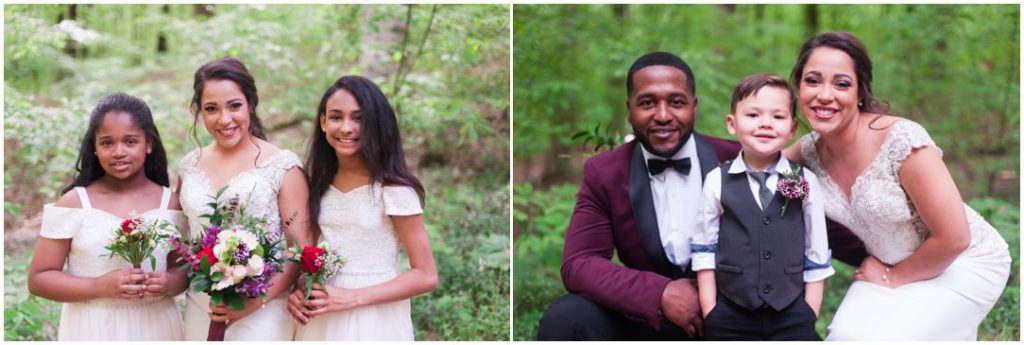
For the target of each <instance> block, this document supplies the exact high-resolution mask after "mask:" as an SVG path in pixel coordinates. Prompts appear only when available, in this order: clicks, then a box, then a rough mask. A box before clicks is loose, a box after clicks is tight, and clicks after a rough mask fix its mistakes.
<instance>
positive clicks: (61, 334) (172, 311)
mask: <svg viewBox="0 0 1024 345" xmlns="http://www.w3.org/2000/svg"><path fill="white" fill-rule="evenodd" d="M75 191H76V192H77V193H78V197H79V199H80V200H81V202H82V208H67V207H57V206H55V205H53V204H47V205H45V206H44V207H43V224H42V229H41V230H40V233H39V235H40V236H41V237H44V238H50V239H70V240H71V251H70V252H69V253H68V260H67V273H68V274H70V275H73V276H76V277H90V278H91V277H99V276H102V275H104V274H107V273H109V272H110V271H113V270H118V269H131V268H132V265H131V264H129V263H128V262H127V261H125V260H124V259H122V258H120V257H116V256H115V257H113V258H109V257H108V254H109V251H107V250H106V249H105V248H104V247H105V246H106V244H107V241H108V240H109V239H110V236H111V234H113V233H114V231H117V229H120V227H121V222H122V221H123V220H124V219H122V218H120V217H118V216H115V215H113V214H110V213H108V212H106V211H103V210H100V209H96V208H93V207H92V204H91V203H90V202H89V196H88V194H86V191H85V188H82V187H78V188H75ZM170 196H171V190H170V189H168V188H166V187H165V188H164V195H163V199H162V201H161V205H160V208H159V209H154V210H149V211H146V212H143V213H141V214H138V215H137V216H138V217H141V218H143V219H146V220H152V219H161V220H166V221H168V222H170V223H171V224H174V225H176V226H178V227H183V226H185V215H184V214H182V212H181V211H175V210H169V209H167V205H168V202H169V200H170ZM153 255H154V257H156V270H157V271H165V270H166V269H167V251H166V250H163V249H161V248H157V249H156V250H155V251H153ZM142 269H143V270H144V271H146V272H150V271H152V268H151V266H150V264H149V260H146V261H145V262H143V264H142ZM57 340H61V341H64V340H92V341H112V340H131V341H143V340H161V341H175V340H184V330H183V327H182V322H181V314H180V313H179V312H178V306H177V305H176V304H175V303H174V300H173V299H172V298H170V297H160V298H145V299H139V300H126V299H113V298H98V299H93V300H89V301H85V302H74V303H64V304H63V307H62V308H61V313H60V325H59V326H58V329H57Z"/></svg>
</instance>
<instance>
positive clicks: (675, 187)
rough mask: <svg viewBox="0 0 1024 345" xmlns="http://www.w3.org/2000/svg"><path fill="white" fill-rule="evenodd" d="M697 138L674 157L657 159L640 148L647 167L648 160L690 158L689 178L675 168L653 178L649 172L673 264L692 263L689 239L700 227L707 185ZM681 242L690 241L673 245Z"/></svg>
mask: <svg viewBox="0 0 1024 345" xmlns="http://www.w3.org/2000/svg"><path fill="white" fill-rule="evenodd" d="M693 137H694V135H693V134H691V135H690V139H688V140H686V143H684V144H683V147H681V148H680V149H679V151H677V152H676V154H675V155H673V156H672V157H671V158H666V157H661V156H656V155H654V154H652V153H650V152H648V151H647V149H645V148H644V147H643V145H641V146H640V148H641V150H642V152H643V155H644V164H647V160H648V159H672V160H675V159H682V158H687V157H689V158H690V172H689V173H688V174H686V175H683V174H682V173H680V172H678V171H676V170H675V169H665V171H664V172H662V173H661V174H658V175H653V176H651V175H650V173H648V177H649V178H650V182H651V198H652V199H653V202H654V214H655V215H656V217H657V220H658V233H659V236H660V239H661V244H662V246H663V248H665V255H666V256H667V257H668V259H669V261H671V262H673V263H675V264H677V265H685V264H686V263H687V262H689V261H690V243H689V239H690V235H692V234H693V230H694V227H695V226H696V225H697V212H698V211H697V210H698V207H700V198H699V195H700V188H701V185H702V184H703V181H701V176H700V172H701V169H700V159H698V158H697V142H696V140H695V139H694V138H693ZM648 171H650V170H648ZM680 239H685V240H686V241H685V242H683V244H686V245H685V246H678V245H674V244H673V243H680ZM680 262H682V264H680Z"/></svg>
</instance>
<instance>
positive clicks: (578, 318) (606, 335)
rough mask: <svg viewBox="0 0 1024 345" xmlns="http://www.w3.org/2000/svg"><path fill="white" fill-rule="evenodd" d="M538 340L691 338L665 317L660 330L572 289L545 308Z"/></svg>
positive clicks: (538, 331)
mask: <svg viewBox="0 0 1024 345" xmlns="http://www.w3.org/2000/svg"><path fill="white" fill-rule="evenodd" d="M537 340H558V341H573V340H691V339H690V337H689V336H688V335H686V331H684V330H683V329H682V328H679V327H678V326H676V325H675V324H674V323H672V322H671V321H668V320H666V319H665V318H662V319H661V326H660V329H659V330H655V329H654V328H651V326H649V325H648V324H647V322H646V321H644V320H641V319H635V318H627V317H626V316H624V315H623V314H622V313H619V312H615V311H613V310H610V309H607V308H604V307H602V306H599V305H597V304H596V303H594V302H591V301H590V300H588V299H586V298H584V297H583V296H580V295H577V294H574V293H569V294H567V295H565V296H562V297H561V298H559V299H557V300H555V302H553V303H551V305H549V306H548V309H547V310H545V311H544V316H543V317H541V319H540V327H539V328H538V329H537Z"/></svg>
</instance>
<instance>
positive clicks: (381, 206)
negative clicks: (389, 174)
mask: <svg viewBox="0 0 1024 345" xmlns="http://www.w3.org/2000/svg"><path fill="white" fill-rule="evenodd" d="M421 213H423V209H422V208H421V207H420V199H419V197H418V196H417V194H416V192H415V191H414V190H413V189H412V188H409V187H383V188H381V187H380V185H378V184H374V185H372V186H371V185H365V186H362V187H358V188H356V189H353V190H351V191H349V192H348V193H342V192H341V191H339V190H337V189H336V188H334V186H331V187H330V188H328V190H327V193H325V194H324V197H323V199H322V201H321V206H320V217H319V222H320V229H321V231H322V232H323V234H324V238H325V239H326V240H327V242H328V243H330V244H331V248H334V249H335V250H337V251H338V254H339V255H341V256H342V257H343V258H345V260H347V261H348V262H347V263H346V264H345V266H344V267H343V268H342V274H379V273H385V272H392V271H394V270H395V269H396V260H397V256H398V250H399V245H400V243H399V239H398V233H397V232H395V226H394V224H392V222H391V217H390V216H408V215H416V214H421Z"/></svg>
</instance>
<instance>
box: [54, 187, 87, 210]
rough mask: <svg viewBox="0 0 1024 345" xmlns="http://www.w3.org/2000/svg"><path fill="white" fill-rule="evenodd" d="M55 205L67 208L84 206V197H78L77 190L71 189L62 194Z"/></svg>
mask: <svg viewBox="0 0 1024 345" xmlns="http://www.w3.org/2000/svg"><path fill="white" fill-rule="evenodd" d="M54 206H57V207H66V208H82V199H80V198H79V197H78V191H77V190H75V189H71V190H69V191H68V192H67V193H64V195H61V196H60V199H57V202H56V203H54Z"/></svg>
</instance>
